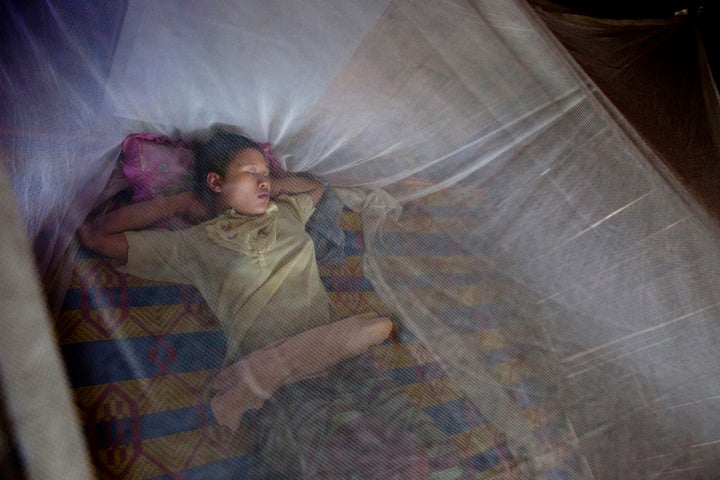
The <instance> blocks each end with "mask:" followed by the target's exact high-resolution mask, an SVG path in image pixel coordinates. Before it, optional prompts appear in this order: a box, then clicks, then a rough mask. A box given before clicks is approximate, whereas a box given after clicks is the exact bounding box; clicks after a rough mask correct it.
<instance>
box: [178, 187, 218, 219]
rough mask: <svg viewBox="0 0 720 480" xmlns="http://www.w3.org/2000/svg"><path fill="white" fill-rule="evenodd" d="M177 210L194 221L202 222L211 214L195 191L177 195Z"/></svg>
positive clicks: (179, 213)
mask: <svg viewBox="0 0 720 480" xmlns="http://www.w3.org/2000/svg"><path fill="white" fill-rule="evenodd" d="M175 201H176V202H177V206H176V209H177V210H176V212H177V214H178V215H181V216H183V217H185V219H187V220H188V221H190V222H192V223H200V222H202V221H204V220H207V218H208V217H209V216H210V210H209V209H208V208H207V207H206V206H205V204H204V203H203V202H202V200H200V199H199V198H198V197H197V195H195V194H194V193H193V192H190V191H188V192H182V193H178V194H177V195H176V196H175Z"/></svg>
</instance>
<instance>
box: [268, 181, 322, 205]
mask: <svg viewBox="0 0 720 480" xmlns="http://www.w3.org/2000/svg"><path fill="white" fill-rule="evenodd" d="M324 191H325V187H324V186H323V184H322V183H320V182H318V181H317V180H315V179H314V178H312V177H310V176H308V175H292V174H290V175H286V176H283V177H274V178H273V179H272V181H271V182H270V194H271V195H272V196H273V197H275V196H277V195H280V194H282V193H286V194H289V195H293V194H299V193H307V194H309V195H310V197H311V198H312V199H313V204H317V202H319V201H320V198H321V197H322V194H323V192H324Z"/></svg>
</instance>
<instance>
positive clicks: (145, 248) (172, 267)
mask: <svg viewBox="0 0 720 480" xmlns="http://www.w3.org/2000/svg"><path fill="white" fill-rule="evenodd" d="M125 237H126V238H127V242H128V261H127V263H126V264H125V265H123V266H121V267H118V270H119V271H121V272H123V273H128V274H130V275H134V276H136V277H140V278H144V279H146V280H156V281H165V282H173V283H190V281H191V278H190V276H189V268H188V260H189V259H188V258H187V255H184V254H183V250H184V249H183V244H184V240H185V239H184V232H183V231H182V230H172V231H171V230H145V231H130V232H125Z"/></svg>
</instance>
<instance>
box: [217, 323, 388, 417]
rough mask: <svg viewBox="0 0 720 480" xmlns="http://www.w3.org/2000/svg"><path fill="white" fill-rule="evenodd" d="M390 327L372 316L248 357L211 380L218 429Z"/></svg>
mask: <svg viewBox="0 0 720 480" xmlns="http://www.w3.org/2000/svg"><path fill="white" fill-rule="evenodd" d="M392 328H393V324H392V322H391V321H390V320H389V319H387V318H385V317H378V316H377V315H376V314H374V313H370V314H362V315H356V316H354V317H349V318H346V319H343V320H339V321H337V322H333V323H331V324H328V325H323V326H321V327H316V328H313V329H311V330H308V331H306V332H303V333H300V334H298V335H295V336H293V337H289V338H286V339H283V340H280V341H278V342H276V343H273V344H271V345H268V346H267V347H265V348H262V349H260V350H257V351H255V352H252V353H251V354H250V355H247V356H246V357H244V358H243V359H241V360H240V361H238V362H236V363H234V364H232V365H230V366H228V367H225V368H224V369H223V370H222V371H221V372H220V374H219V375H218V377H217V378H216V380H215V387H216V388H217V390H218V392H219V393H218V394H217V395H215V396H214V397H213V398H212V399H211V400H210V407H211V409H212V411H213V415H214V416H215V418H216V419H217V421H218V423H220V424H222V425H225V426H227V427H230V428H231V429H233V430H235V429H237V427H238V426H239V425H240V420H241V419H242V415H243V413H244V412H245V411H246V410H249V409H253V408H260V407H261V406H262V404H263V403H264V402H265V400H267V399H268V398H270V396H271V395H272V394H273V393H274V392H275V391H276V390H277V389H278V388H280V387H281V386H283V385H287V384H290V383H293V382H297V381H299V380H303V379H306V378H311V377H315V376H318V375H321V374H323V373H324V372H325V371H327V370H328V369H329V368H330V367H332V366H333V365H336V364H337V363H339V362H341V361H343V360H346V359H348V358H352V357H355V356H357V355H360V354H361V353H363V352H365V351H366V350H367V349H368V348H369V347H371V346H373V345H376V344H379V343H382V342H383V341H384V340H385V339H386V338H387V337H388V336H389V335H390V332H391V331H392Z"/></svg>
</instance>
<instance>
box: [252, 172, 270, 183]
mask: <svg viewBox="0 0 720 480" xmlns="http://www.w3.org/2000/svg"><path fill="white" fill-rule="evenodd" d="M255 178H257V181H258V184H260V185H263V184H264V185H269V184H270V176H269V175H265V174H262V173H256V174H255Z"/></svg>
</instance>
